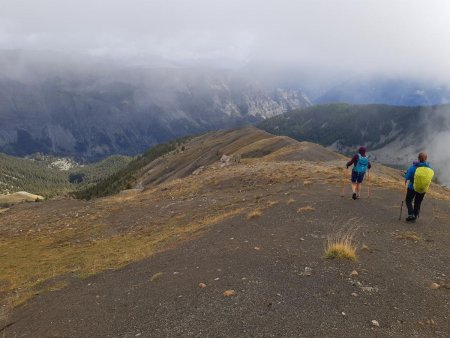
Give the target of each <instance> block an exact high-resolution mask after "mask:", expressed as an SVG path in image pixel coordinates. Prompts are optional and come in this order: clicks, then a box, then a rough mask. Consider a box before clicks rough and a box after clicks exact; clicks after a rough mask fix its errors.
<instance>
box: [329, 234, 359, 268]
mask: <svg viewBox="0 0 450 338" xmlns="http://www.w3.org/2000/svg"><path fill="white" fill-rule="evenodd" d="M325 258H327V259H335V258H337V259H348V260H351V261H355V260H356V245H355V244H354V242H353V235H352V234H351V233H345V234H338V235H336V236H332V237H328V239H327V245H326V248H325Z"/></svg>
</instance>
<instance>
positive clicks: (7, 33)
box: [0, 0, 450, 76]
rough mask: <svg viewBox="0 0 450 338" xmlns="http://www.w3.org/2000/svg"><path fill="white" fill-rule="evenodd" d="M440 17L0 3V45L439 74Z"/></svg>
mask: <svg viewBox="0 0 450 338" xmlns="http://www.w3.org/2000/svg"><path fill="white" fill-rule="evenodd" d="M449 18H450V1H448V0H426V1H424V0H76V1H74V0H0V49H49V50H63V51H73V50H75V51H81V52H86V53H90V54H94V55H102V56H112V57H115V58H121V59H133V58H142V57H147V56H148V55H154V56H157V57H161V58H164V59H169V60H219V61H220V60H228V61H233V62H237V63H245V62H255V61H258V62H289V63H298V64H311V63H313V64H315V65H319V66H324V67H325V66H327V67H338V68H342V69H345V68H353V69H357V70H358V71H367V70H374V71H386V72H399V73H403V72H414V73H418V74H425V75H426V74H428V75H430V76H446V74H450V61H449V60H450V23H449V21H448V20H449ZM443 74H444V75H443Z"/></svg>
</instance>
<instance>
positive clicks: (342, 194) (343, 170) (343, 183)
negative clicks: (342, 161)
mask: <svg viewBox="0 0 450 338" xmlns="http://www.w3.org/2000/svg"><path fill="white" fill-rule="evenodd" d="M344 193H345V169H344V168H342V191H341V197H344V196H345V194H344Z"/></svg>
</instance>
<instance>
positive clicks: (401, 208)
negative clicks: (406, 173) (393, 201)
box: [398, 181, 406, 221]
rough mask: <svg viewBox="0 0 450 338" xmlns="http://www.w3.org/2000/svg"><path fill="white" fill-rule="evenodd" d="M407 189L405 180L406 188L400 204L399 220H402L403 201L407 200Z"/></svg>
mask: <svg viewBox="0 0 450 338" xmlns="http://www.w3.org/2000/svg"><path fill="white" fill-rule="evenodd" d="M405 191H406V181H405V189H404V190H403V191H402V204H401V205H400V216H398V220H399V221H401V220H402V211H403V203H404V202H405V198H404V196H405Z"/></svg>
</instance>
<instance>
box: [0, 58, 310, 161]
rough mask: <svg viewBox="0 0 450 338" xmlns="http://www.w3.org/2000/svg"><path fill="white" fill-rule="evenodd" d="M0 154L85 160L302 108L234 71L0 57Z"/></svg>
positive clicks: (292, 95) (293, 96) (297, 99)
mask: <svg viewBox="0 0 450 338" xmlns="http://www.w3.org/2000/svg"><path fill="white" fill-rule="evenodd" d="M0 64H2V67H0V69H1V71H0V151H3V152H6V153H9V154H14V155H26V154H31V153H35V152H44V153H52V154H62V155H77V156H81V157H85V158H88V159H94V158H98V157H104V156H106V155H109V154H114V153H124V154H136V153H139V152H141V151H143V150H144V149H146V148H147V147H149V146H150V145H153V144H156V143H160V142H163V141H166V140H168V139H172V138H174V137H178V136H182V135H186V134H195V133H199V132H204V131H207V130H212V129H222V128H228V127H233V126H238V125H242V124H246V123H249V122H257V121H259V120H261V119H264V118H266V117H271V116H274V115H278V114H281V113H283V112H285V111H288V110H291V109H295V108H299V107H306V106H308V105H310V102H309V101H308V99H307V98H306V97H305V96H304V95H303V94H302V92H301V91H299V90H295V89H292V90H291V89H280V88H277V87H276V86H267V85H265V84H261V83H258V82H256V81H252V80H251V79H248V78H246V77H245V76H241V75H240V74H239V73H238V72H235V71H223V70H214V69H200V68H198V69H197V68H196V69H185V68H184V69H181V68H143V67H123V66H118V65H116V64H113V63H107V62H100V61H99V60H97V59H95V58H87V57H86V58H77V57H74V58H69V59H64V58H63V55H61V54H56V55H48V54H47V53H46V52H36V53H34V54H32V55H30V54H29V53H22V52H20V51H15V52H14V51H11V52H3V53H1V56H0Z"/></svg>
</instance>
